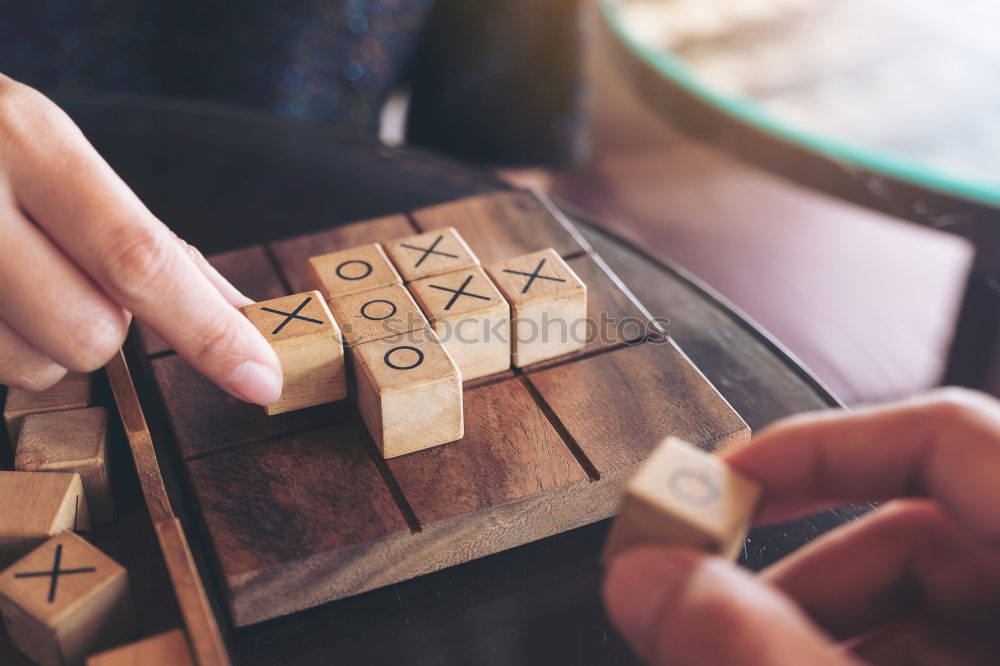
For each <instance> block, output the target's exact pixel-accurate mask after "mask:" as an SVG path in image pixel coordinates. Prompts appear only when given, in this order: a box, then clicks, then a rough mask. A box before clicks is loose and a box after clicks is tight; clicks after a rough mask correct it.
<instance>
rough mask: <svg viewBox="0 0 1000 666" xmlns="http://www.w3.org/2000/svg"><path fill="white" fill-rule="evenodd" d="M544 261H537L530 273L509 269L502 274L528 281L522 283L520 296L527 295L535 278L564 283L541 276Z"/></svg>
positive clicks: (561, 280)
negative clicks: (511, 274)
mask: <svg viewBox="0 0 1000 666" xmlns="http://www.w3.org/2000/svg"><path fill="white" fill-rule="evenodd" d="M545 261H546V260H545V259H542V260H541V261H539V262H538V265H537V266H535V270H534V271H532V272H531V273H525V272H524V271H512V270H510V269H509V268H505V269H503V272H504V273H513V274H514V275H524V276H525V277H527V278H528V281H527V282H525V283H524V289H522V290H521V293H522V294H527V293H528V290H529V289H531V283H533V282H534V281H535V280H536V279H537V278H542V279H543V280H552V281H553V282H565V281H566V280H564V279H562V278H558V277H553V276H551V275H542V274H541V270H542V266H544V265H545Z"/></svg>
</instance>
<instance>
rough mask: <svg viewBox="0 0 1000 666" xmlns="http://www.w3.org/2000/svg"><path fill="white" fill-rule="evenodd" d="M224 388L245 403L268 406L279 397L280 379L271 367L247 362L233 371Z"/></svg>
mask: <svg viewBox="0 0 1000 666" xmlns="http://www.w3.org/2000/svg"><path fill="white" fill-rule="evenodd" d="M226 388H227V389H228V390H229V392H230V393H232V394H234V395H236V396H237V397H238V398H241V399H242V400H245V401H246V402H250V403H254V404H257V405H270V404H271V403H273V402H276V401H277V400H278V398H280V397H281V389H282V377H281V373H280V372H276V371H275V369H274V368H273V367H269V366H267V365H265V364H263V363H261V362H260V361H255V360H249V361H244V362H243V363H241V364H239V365H238V366H237V367H236V369H235V370H233V372H232V374H230V376H229V381H228V383H227V386H226Z"/></svg>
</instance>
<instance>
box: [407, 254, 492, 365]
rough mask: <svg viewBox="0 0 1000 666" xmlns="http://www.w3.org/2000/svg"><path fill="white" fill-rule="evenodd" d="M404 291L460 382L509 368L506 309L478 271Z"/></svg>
mask: <svg viewBox="0 0 1000 666" xmlns="http://www.w3.org/2000/svg"><path fill="white" fill-rule="evenodd" d="M409 286H410V291H412V292H413V297H414V298H415V299H416V300H417V302H418V303H419V304H420V307H421V308H422V309H423V311H424V312H425V313H426V314H427V317H428V318H429V319H430V321H431V327H432V328H433V329H434V332H435V333H437V335H438V337H439V338H440V339H441V341H442V344H443V345H444V347H445V349H447V350H448V353H449V354H451V357H452V358H453V359H454V361H455V364H456V365H458V369H459V370H461V372H462V379H463V380H464V381H468V380H470V379H477V378H479V377H485V376H486V375H491V374H494V373H497V372H503V371H504V370H507V369H508V368H510V344H511V335H510V305H508V304H507V301H506V300H504V298H503V296H502V295H501V294H500V291H499V290H498V289H497V288H496V286H495V285H494V284H493V282H492V281H491V280H490V279H489V278H488V277H487V276H486V273H485V272H484V271H483V269H482V268H479V267H478V266H476V267H473V268H469V269H465V270H459V271H455V272H452V273H445V274H444V275H437V276H434V277H429V278H424V279H422V280H416V281H414V282H411V283H410V285H409Z"/></svg>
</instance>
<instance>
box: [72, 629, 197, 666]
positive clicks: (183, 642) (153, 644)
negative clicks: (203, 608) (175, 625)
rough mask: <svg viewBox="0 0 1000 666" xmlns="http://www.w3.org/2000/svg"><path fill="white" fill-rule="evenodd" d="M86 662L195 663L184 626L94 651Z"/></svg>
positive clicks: (104, 665)
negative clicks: (100, 651) (104, 649)
mask: <svg viewBox="0 0 1000 666" xmlns="http://www.w3.org/2000/svg"><path fill="white" fill-rule="evenodd" d="M87 666H195V663H194V657H193V656H191V647H190V646H189V645H188V640H187V636H186V635H185V634H184V631H183V630H182V629H174V630H173V631H165V632H163V633H162V634H156V635H155V636H150V637H149V638H144V639H142V640H141V641H136V642H135V643H130V644H129V645H123V646H122V647H119V648H115V649H113V650H108V651H107V652H102V653H100V654H95V655H94V656H92V657H88V658H87Z"/></svg>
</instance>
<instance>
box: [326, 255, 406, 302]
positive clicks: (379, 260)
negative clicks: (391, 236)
mask: <svg viewBox="0 0 1000 666" xmlns="http://www.w3.org/2000/svg"><path fill="white" fill-rule="evenodd" d="M309 277H310V279H311V280H312V284H313V287H315V288H316V289H318V290H319V291H320V293H322V294H323V298H325V299H326V300H328V301H329V300H332V299H334V298H339V297H341V296H346V295H347V294H353V293H355V292H358V291H367V290H369V289H377V288H379V287H386V286H388V285H390V284H400V283H402V281H403V280H402V279H401V278H400V277H399V273H397V272H396V269H395V268H393V265H392V262H390V261H389V258H388V257H386V256H385V251H384V250H383V249H382V246H381V245H379V244H378V243H371V244H369V245H361V246H360V247H355V248H351V249H349V250H341V251H339V252H331V253H330V254H321V255H319V256H317V257H310V258H309Z"/></svg>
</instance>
